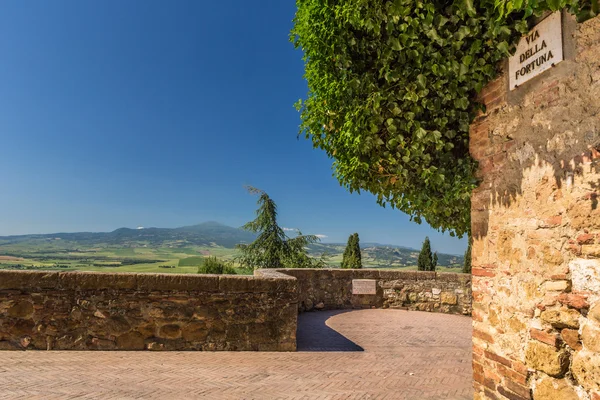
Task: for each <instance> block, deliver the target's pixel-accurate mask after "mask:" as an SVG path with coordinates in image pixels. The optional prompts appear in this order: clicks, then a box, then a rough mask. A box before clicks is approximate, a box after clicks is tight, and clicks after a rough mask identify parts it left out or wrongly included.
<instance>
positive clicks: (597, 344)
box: [581, 324, 600, 353]
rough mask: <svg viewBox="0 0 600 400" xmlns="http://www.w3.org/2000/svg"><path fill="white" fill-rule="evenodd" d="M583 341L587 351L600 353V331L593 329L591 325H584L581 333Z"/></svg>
mask: <svg viewBox="0 0 600 400" xmlns="http://www.w3.org/2000/svg"><path fill="white" fill-rule="evenodd" d="M581 339H582V341H583V345H584V346H585V349H586V350H589V351H594V352H596V353H600V329H598V328H595V327H593V326H592V325H591V324H586V325H584V326H583V329H582V331H581Z"/></svg>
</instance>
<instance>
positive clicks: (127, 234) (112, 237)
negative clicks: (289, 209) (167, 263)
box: [0, 221, 255, 248]
mask: <svg viewBox="0 0 600 400" xmlns="http://www.w3.org/2000/svg"><path fill="white" fill-rule="evenodd" d="M254 238H255V235H254V234H252V233H250V232H247V231H244V230H242V229H238V228H232V227H230V226H227V225H223V224H220V223H218V222H213V221H210V222H204V223H202V224H198V225H191V226H184V227H181V228H173V229H171V228H138V229H131V228H119V229H117V230H115V231H112V232H97V233H92V232H79V233H51V234H43V235H20V236H0V245H2V244H17V243H24V242H32V241H38V242H39V241H48V240H64V241H67V242H72V243H73V244H79V245H82V246H99V245H108V246H119V247H139V246H150V247H167V246H170V247H187V246H211V245H216V246H222V247H228V248H231V247H234V246H235V245H236V244H238V243H248V242H252V241H253V240H254Z"/></svg>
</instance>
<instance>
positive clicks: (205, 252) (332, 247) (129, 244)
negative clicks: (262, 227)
mask: <svg viewBox="0 0 600 400" xmlns="http://www.w3.org/2000/svg"><path fill="white" fill-rule="evenodd" d="M254 239H255V236H254V235H253V234H252V233H250V232H246V231H244V230H242V229H238V228H234V227H230V226H226V225H223V224H220V223H218V222H204V223H201V224H198V225H192V226H186V227H180V228H173V229H170V228H138V229H129V228H120V229H117V230H115V231H113V232H100V233H90V232H82V233H55V234H36V235H20V236H3V237H1V236H0V269H23V270H63V271H99V272H162V273H196V272H197V271H198V266H199V265H201V264H202V262H203V260H204V259H205V258H206V257H208V256H215V257H217V258H219V259H222V260H228V261H235V258H236V256H237V255H238V254H239V251H238V250H237V249H236V248H235V245H236V244H238V243H250V242H252V241H253V240H254ZM345 247H346V244H345V243H315V244H313V245H311V246H310V247H309V254H310V255H311V256H314V257H319V256H321V255H322V254H326V255H327V258H326V263H327V266H329V267H332V268H335V267H339V266H340V263H341V260H342V254H343V252H344V249H345ZM361 252H362V257H363V259H362V260H363V266H364V268H393V269H397V268H404V269H407V270H411V269H412V270H414V269H416V264H417V257H418V255H419V250H416V249H412V248H408V247H401V246H394V245H382V244H378V243H361ZM438 256H439V262H438V269H439V270H441V271H448V272H459V271H461V268H462V264H463V257H462V256H457V255H450V254H438ZM234 265H235V266H236V267H237V264H236V263H235V262H234ZM236 271H237V273H239V274H251V273H252V270H248V269H243V268H236Z"/></svg>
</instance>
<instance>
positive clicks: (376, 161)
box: [290, 0, 598, 236]
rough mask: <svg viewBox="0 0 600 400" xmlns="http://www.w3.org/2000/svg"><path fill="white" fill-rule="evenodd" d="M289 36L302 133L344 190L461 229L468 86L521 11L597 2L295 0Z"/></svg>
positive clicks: (579, 9) (470, 173)
mask: <svg viewBox="0 0 600 400" xmlns="http://www.w3.org/2000/svg"><path fill="white" fill-rule="evenodd" d="M296 5H297V7H298V10H297V12H296V16H295V18H294V27H293V29H292V31H291V36H290V39H291V41H292V42H293V43H294V45H295V46H296V47H297V48H301V49H302V51H303V53H304V62H305V75H304V76H305V77H306V80H307V83H308V87H309V91H308V96H307V98H306V99H305V100H303V101H299V102H298V103H296V106H297V108H298V110H299V111H300V112H301V125H300V134H304V135H305V136H306V138H309V139H311V140H312V142H313V146H314V147H316V148H320V149H322V150H324V151H325V152H326V153H327V155H328V156H329V157H331V158H333V159H334V163H333V166H334V174H335V176H336V177H337V179H338V180H339V182H340V184H341V185H342V186H344V187H345V188H346V189H348V190H349V191H351V192H354V191H361V190H366V191H369V192H371V193H373V194H374V195H375V196H376V198H377V202H378V203H379V204H380V205H382V206H385V205H386V204H387V205H390V206H392V207H395V208H398V209H400V210H401V211H403V212H405V213H407V214H409V215H410V216H411V218H412V219H414V220H415V221H416V222H418V223H420V222H421V221H422V220H426V221H427V222H428V223H429V224H430V225H431V226H433V227H434V228H438V229H441V230H442V231H444V230H449V231H450V234H451V235H452V236H454V235H458V236H462V235H464V234H466V233H468V232H469V229H470V204H469V203H470V196H471V192H472V190H473V189H474V188H475V187H476V186H477V184H478V182H477V179H476V177H475V174H474V171H475V168H476V165H475V162H474V160H473V159H472V158H471V157H470V156H469V146H468V141H469V125H470V123H471V122H472V121H473V119H474V118H475V116H476V115H477V113H478V111H480V110H481V109H482V108H483V106H482V105H481V104H478V103H477V100H476V99H477V94H478V93H479V92H480V91H481V89H482V88H483V87H484V86H485V85H486V84H487V83H488V82H490V80H492V79H494V78H495V77H496V75H497V70H498V68H497V67H498V65H499V61H500V60H501V59H503V58H504V57H506V56H507V55H509V54H510V52H511V51H513V50H514V48H515V44H516V41H517V40H518V39H519V37H520V36H521V34H522V33H524V32H526V31H527V29H528V27H529V25H528V22H531V21H530V20H527V19H526V18H528V17H530V16H532V15H536V16H537V15H541V14H542V13H543V12H544V11H546V10H558V9H561V8H563V7H565V6H566V7H569V8H570V10H571V11H572V12H574V13H576V14H577V15H578V17H579V18H580V19H584V18H587V17H590V16H593V15H596V13H597V12H598V0H548V1H538V0H515V1H513V0H475V1H473V0H464V1H462V0H461V1H454V2H452V1H450V2H449V1H444V0H381V1H365V0H362V1H359V0H338V1H323V0H296Z"/></svg>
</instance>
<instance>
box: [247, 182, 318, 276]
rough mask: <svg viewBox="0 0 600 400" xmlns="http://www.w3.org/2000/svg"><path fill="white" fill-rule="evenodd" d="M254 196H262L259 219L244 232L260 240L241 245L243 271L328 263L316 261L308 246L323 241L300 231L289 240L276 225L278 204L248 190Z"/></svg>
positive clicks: (259, 200) (259, 203)
mask: <svg viewBox="0 0 600 400" xmlns="http://www.w3.org/2000/svg"><path fill="white" fill-rule="evenodd" d="M247 189H248V191H249V192H250V193H251V194H255V195H258V196H259V199H258V202H257V204H258V209H257V210H256V219H254V220H253V221H250V222H248V223H247V224H245V225H244V226H242V229H245V230H247V231H250V232H253V233H257V234H258V237H257V238H256V240H255V241H254V242H252V243H250V244H238V245H237V246H236V247H237V248H238V249H240V250H241V255H240V257H238V261H239V263H240V265H241V267H242V268H244V267H246V268H254V269H258V268H319V267H323V266H324V264H325V261H324V258H323V257H322V258H320V259H315V258H312V257H310V256H309V255H308V252H307V250H306V246H308V245H310V244H312V243H315V242H318V241H320V239H319V238H318V237H317V236H315V235H303V234H302V232H300V231H298V235H297V236H296V237H294V238H290V237H288V236H287V235H286V234H285V232H284V230H283V229H282V228H281V227H280V226H279V225H277V205H276V204H275V202H274V201H273V199H271V198H270V197H269V195H267V193H265V192H264V191H262V190H260V189H256V188H253V187H248V188H247Z"/></svg>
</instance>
